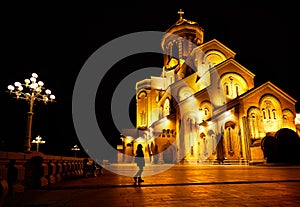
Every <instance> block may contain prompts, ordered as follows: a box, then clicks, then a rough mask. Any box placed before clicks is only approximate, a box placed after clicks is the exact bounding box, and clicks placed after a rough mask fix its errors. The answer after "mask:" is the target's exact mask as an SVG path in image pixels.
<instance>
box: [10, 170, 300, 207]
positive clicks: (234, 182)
mask: <svg viewBox="0 0 300 207" xmlns="http://www.w3.org/2000/svg"><path fill="white" fill-rule="evenodd" d="M119 168H120V169H121V170H122V171H124V172H125V171H132V172H134V171H135V170H137V169H136V167H135V165H109V166H106V168H105V169H104V173H103V174H102V175H100V176H97V177H88V178H76V179H70V180H64V181H62V182H60V183H56V184H51V185H49V186H46V187H44V188H43V189H39V190H27V191H25V192H22V193H14V195H10V196H8V197H7V199H6V200H5V203H4V207H29V206H30V207H62V206H64V207H71V206H84V207H85V206H88V207H94V206H97V207H99V206H160V207H161V206H180V207H183V206H230V207H231V206H300V166H274V165H260V166H258V165H257V166H256V165H249V166H248V165H246V166H237V165H220V166H219V165H217V166H201V165H199V166H189V165H175V166H171V165H170V166H169V167H168V168H169V169H168V170H166V171H162V172H160V173H159V174H153V173H152V172H153V171H155V170H157V169H161V168H162V165H148V166H146V168H145V175H147V174H149V176H146V177H144V179H145V182H144V183H142V184H141V185H140V186H134V185H133V180H132V178H131V177H128V176H124V175H118V174H116V173H114V172H116V170H117V169H119ZM108 169H109V170H108ZM151 174H152V175H151Z"/></svg>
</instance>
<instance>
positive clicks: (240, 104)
mask: <svg viewBox="0 0 300 207" xmlns="http://www.w3.org/2000/svg"><path fill="white" fill-rule="evenodd" d="M179 14H180V18H179V20H178V21H177V22H176V23H175V24H174V25H172V26H171V27H170V28H169V29H168V30H167V31H166V33H165V35H164V37H163V38H162V42H161V46H162V50H163V52H164V54H165V55H164V63H163V68H162V73H161V76H160V77H153V76H152V77H149V79H144V80H141V81H139V82H137V83H136V102H137V105H136V106H137V110H136V113H137V114H136V116H137V117H136V128H137V129H136V130H131V132H130V130H126V129H125V130H124V131H123V132H122V137H121V139H122V141H123V147H121V149H122V150H123V153H125V154H127V155H134V152H135V148H136V146H137V144H138V143H142V144H143V146H144V150H145V154H146V157H147V158H148V159H147V160H148V161H149V162H154V163H177V162H185V163H190V164H201V163H203V164H215V163H226V162H227V163H240V164H246V163H250V162H263V161H264V159H265V157H264V153H263V151H262V148H261V140H262V139H263V138H264V137H266V136H267V135H268V136H269V135H271V136H274V135H275V134H276V132H277V131H278V130H279V129H281V128H289V129H291V130H293V131H296V126H295V122H294V119H295V117H296V111H295V103H296V100H295V99H294V98H292V97H291V96H289V95H288V94H287V93H285V92H284V91H283V90H281V89H280V88H278V87H277V86H276V85H274V84H273V83H272V82H269V81H268V82H266V83H264V84H262V85H260V86H254V77H255V75H254V74H253V73H252V72H251V71H249V70H248V69H247V68H245V67H244V66H243V65H241V64H240V63H238V62H237V61H236V60H235V54H236V53H235V52H234V51H232V50H231V49H229V48H228V47H227V46H225V45H224V44H222V43H221V42H219V41H218V40H216V39H212V40H210V41H207V42H204V30H203V29H202V28H201V27H200V26H199V24H198V23H196V22H193V21H190V20H186V19H184V18H183V17H182V13H181V12H179ZM151 155H153V156H151ZM119 161H120V162H131V160H122V158H121V157H120V159H119Z"/></svg>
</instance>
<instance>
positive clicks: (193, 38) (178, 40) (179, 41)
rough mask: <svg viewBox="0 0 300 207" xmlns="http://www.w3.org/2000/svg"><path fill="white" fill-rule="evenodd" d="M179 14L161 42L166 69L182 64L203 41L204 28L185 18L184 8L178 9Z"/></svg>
mask: <svg viewBox="0 0 300 207" xmlns="http://www.w3.org/2000/svg"><path fill="white" fill-rule="evenodd" d="M178 14H179V20H177V21H176V22H175V24H173V25H172V26H171V27H170V28H169V29H167V30H166V32H165V35H164V36H163V38H162V42H161V47H162V49H163V51H164V54H165V55H164V68H165V69H166V70H171V69H174V68H176V67H177V66H178V65H181V64H182V63H183V62H184V61H185V60H186V58H187V57H188V56H189V54H190V53H191V52H192V50H193V49H194V48H195V47H196V46H199V45H201V44H202V43H203V37H204V30H203V29H202V28H201V27H200V26H199V24H198V23H197V22H193V21H190V20H187V19H184V18H183V14H184V12H183V11H182V9H180V10H179V11H178Z"/></svg>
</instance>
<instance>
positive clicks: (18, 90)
mask: <svg viewBox="0 0 300 207" xmlns="http://www.w3.org/2000/svg"><path fill="white" fill-rule="evenodd" d="M37 77H38V75H37V74H36V73H32V76H31V78H30V79H25V80H24V82H25V83H20V82H15V83H14V85H9V86H8V87H7V88H8V90H9V93H10V94H13V95H15V96H16V98H17V99H24V100H25V101H28V102H29V112H28V113H27V114H28V118H27V128H26V137H25V141H24V151H25V152H30V148H31V144H30V143H31V127H32V116H33V103H34V102H35V101H42V102H44V103H45V104H46V103H48V102H54V99H55V96H54V95H53V94H51V91H50V90H49V89H45V87H44V83H43V82H42V81H37ZM23 90H24V91H23ZM25 90H27V91H25Z"/></svg>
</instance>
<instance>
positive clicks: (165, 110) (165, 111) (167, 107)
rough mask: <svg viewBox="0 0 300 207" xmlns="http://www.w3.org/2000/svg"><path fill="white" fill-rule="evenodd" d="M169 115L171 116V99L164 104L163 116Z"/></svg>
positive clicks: (167, 99)
mask: <svg viewBox="0 0 300 207" xmlns="http://www.w3.org/2000/svg"><path fill="white" fill-rule="evenodd" d="M169 114H170V99H169V98H166V100H165V103H164V111H163V115H164V116H168V115H169Z"/></svg>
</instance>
